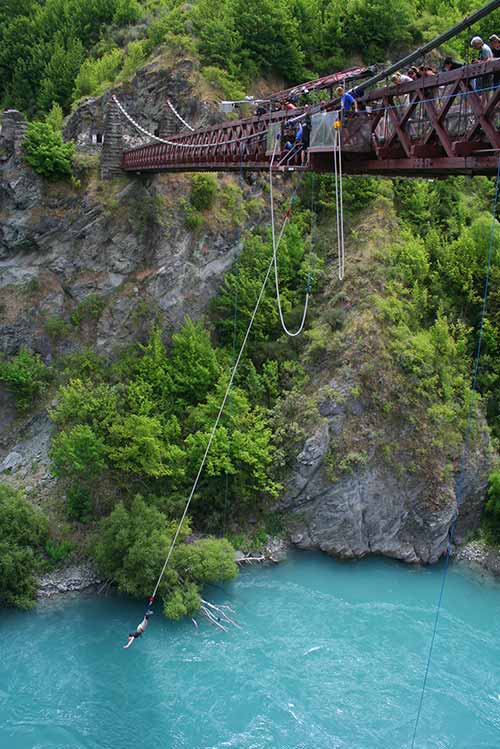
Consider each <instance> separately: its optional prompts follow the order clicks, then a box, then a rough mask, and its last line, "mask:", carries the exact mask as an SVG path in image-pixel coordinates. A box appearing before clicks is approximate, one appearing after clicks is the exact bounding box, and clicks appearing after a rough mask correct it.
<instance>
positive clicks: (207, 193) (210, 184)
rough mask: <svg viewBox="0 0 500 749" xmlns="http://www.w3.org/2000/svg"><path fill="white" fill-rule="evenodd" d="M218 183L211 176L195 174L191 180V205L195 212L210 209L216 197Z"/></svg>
mask: <svg viewBox="0 0 500 749" xmlns="http://www.w3.org/2000/svg"><path fill="white" fill-rule="evenodd" d="M217 189H218V183H217V178H216V177H214V175H213V174H195V175H193V177H192V178H191V197H190V201H191V205H192V206H193V208H196V210H197V211H205V210H208V208H211V207H212V206H213V204H214V201H215V196H216V195H217Z"/></svg>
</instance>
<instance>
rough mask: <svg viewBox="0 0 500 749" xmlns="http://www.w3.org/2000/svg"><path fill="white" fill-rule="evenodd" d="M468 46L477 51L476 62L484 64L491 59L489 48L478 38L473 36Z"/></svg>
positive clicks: (491, 53) (491, 54)
mask: <svg viewBox="0 0 500 749" xmlns="http://www.w3.org/2000/svg"><path fill="white" fill-rule="evenodd" d="M470 46H471V47H474V49H477V51H478V52H479V57H478V58H477V60H476V62H486V60H492V59H493V52H492V51H491V47H489V46H488V45H487V44H486V43H485V42H483V40H482V39H481V37H480V36H474V37H473V38H472V39H471V43H470Z"/></svg>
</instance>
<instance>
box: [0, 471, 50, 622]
mask: <svg viewBox="0 0 500 749" xmlns="http://www.w3.org/2000/svg"><path fill="white" fill-rule="evenodd" d="M47 539H48V524H47V521H46V519H45V518H44V516H43V515H42V513H41V512H40V511H39V510H36V509H35V508H34V507H32V506H31V505H30V504H29V502H27V501H26V499H24V497H23V496H22V495H21V494H20V493H19V492H16V491H14V489H12V488H11V487H9V486H6V485H5V484H0V603H2V604H3V605H5V606H18V607H20V608H30V607H31V606H33V605H34V603H35V593H36V580H35V573H36V572H37V570H38V569H39V567H40V564H41V560H42V557H41V551H42V549H43V547H44V546H45V544H46V542H47Z"/></svg>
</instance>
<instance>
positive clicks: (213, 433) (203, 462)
mask: <svg viewBox="0 0 500 749" xmlns="http://www.w3.org/2000/svg"><path fill="white" fill-rule="evenodd" d="M288 220H289V216H288V215H287V216H285V219H284V221H283V225H282V227H281V231H280V234H279V237H278V242H277V246H276V250H277V249H278V247H279V244H280V242H281V239H282V237H283V233H284V231H285V227H286V224H287V223H288ZM275 256H276V255H275V252H273V256H272V258H271V261H270V263H269V265H268V268H267V271H266V275H265V277H264V281H263V283H262V287H261V289H260V293H259V296H258V298H257V302H256V303H255V307H254V310H253V312H252V316H251V318H250V322H249V324H248V328H247V331H246V333H245V337H244V339H243V343H242V344H241V348H240V352H239V354H238V357H237V359H236V362H235V364H234V367H233V370H232V372H231V377H230V379H229V383H228V386H227V388H226V392H225V394H224V398H223V399H222V403H221V405H220V408H219V411H218V413H217V418H216V419H215V423H214V425H213V428H212V431H211V433H210V437H209V440H208V443H207V447H206V449H205V453H204V455H203V458H202V461H201V463H200V467H199V469H198V473H197V474H196V478H195V480H194V483H193V486H192V489H191V491H190V493H189V497H188V499H187V502H186V506H185V507H184V512H183V513H182V517H181V519H180V521H179V524H178V526H177V530H176V532H175V535H174V537H173V539H172V543H171V544H170V548H169V550H168V554H167V558H166V559H165V563H164V565H163V567H162V570H161V572H160V575H159V577H158V580H157V583H156V585H155V588H154V591H153V594H152V595H151V597H150V599H149V602H150V604H152V603H153V601H154V599H155V597H156V594H157V592H158V588H159V587H160V583H161V581H162V579H163V575H164V574H165V570H166V569H167V566H168V563H169V561H170V557H171V556H172V552H173V550H174V547H175V544H176V542H177V539H178V537H179V533H180V532H181V528H182V524H183V523H184V520H185V519H186V515H187V513H188V510H189V506H190V504H191V500H192V499H193V496H194V493H195V491H196V488H197V486H198V482H199V480H200V476H201V474H202V471H203V468H204V466H205V463H206V460H207V457H208V453H209V451H210V447H211V446H212V442H213V440H214V437H215V433H216V431H217V427H218V426H219V421H220V419H221V416H222V413H223V411H224V407H225V405H226V401H227V399H228V397H229V393H230V391H231V388H232V386H233V382H234V378H235V376H236V372H237V370H238V367H239V364H240V360H241V357H242V355H243V351H244V350H245V346H246V344H247V341H248V337H249V335H250V331H251V330H252V326H253V323H254V320H255V316H256V315H257V311H258V309H259V306H260V303H261V301H262V297H263V296H264V291H265V289H266V285H267V282H268V280H269V276H270V275H271V270H272V268H273V264H274V263H275Z"/></svg>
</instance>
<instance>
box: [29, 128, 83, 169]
mask: <svg viewBox="0 0 500 749" xmlns="http://www.w3.org/2000/svg"><path fill="white" fill-rule="evenodd" d="M23 149H24V157H25V159H26V162H27V163H28V164H29V165H30V166H31V167H32V168H33V169H34V171H35V172H36V173H37V174H41V175H42V176H43V177H46V178H47V179H49V180H58V179H63V178H65V177H70V176H71V174H72V170H73V161H72V160H73V154H74V153H75V146H74V144H73V143H65V142H64V141H63V138H62V134H61V133H60V132H57V131H56V130H54V128H53V127H52V124H50V123H48V122H31V123H30V124H29V125H28V128H27V130H26V134H25V136H24V141H23Z"/></svg>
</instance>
